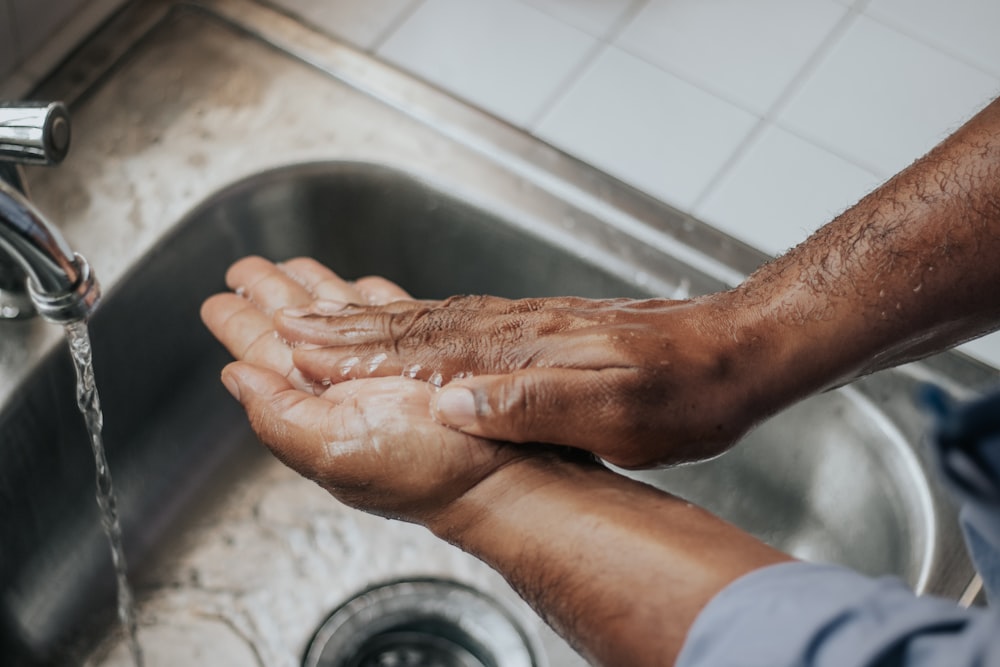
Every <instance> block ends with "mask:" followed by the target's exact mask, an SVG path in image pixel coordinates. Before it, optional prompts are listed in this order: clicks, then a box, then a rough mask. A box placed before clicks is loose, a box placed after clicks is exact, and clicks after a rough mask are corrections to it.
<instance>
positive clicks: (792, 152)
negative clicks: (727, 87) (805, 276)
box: [694, 126, 880, 255]
mask: <svg viewBox="0 0 1000 667" xmlns="http://www.w3.org/2000/svg"><path fill="white" fill-rule="evenodd" d="M879 182H880V179H879V178H878V176H876V175H875V174H874V173H872V172H870V171H868V170H865V169H863V168H861V167H859V166H857V165H855V164H853V163H851V162H848V161H847V160H844V159H842V158H840V157H838V156H836V155H833V154H832V153H829V152H828V151H825V150H823V149H822V148H819V147H817V146H816V145H814V144H811V143H809V142H808V141H805V140H804V139H800V138H799V137H797V136H795V135H793V134H791V133H789V132H786V131H784V130H782V129H781V128H779V127H775V126H770V127H768V128H766V129H765V130H764V131H763V133H762V134H761V135H760V136H759V137H757V138H756V139H755V140H754V142H753V143H752V144H751V146H750V147H749V149H748V150H747V152H746V153H744V154H743V155H741V156H740V158H739V159H738V160H737V161H736V162H735V164H734V165H733V167H732V168H731V169H730V170H729V171H727V172H726V174H725V175H724V176H723V177H722V178H721V179H720V181H719V182H718V183H717V184H716V186H715V187H714V188H713V189H712V191H711V193H710V194H709V195H708V197H707V198H706V199H705V200H704V202H703V203H701V204H700V205H699V206H698V207H697V208H696V209H695V210H694V214H695V215H696V216H698V217H699V218H700V219H701V220H704V221H705V222H708V223H709V224H712V225H715V226H716V227H718V228H719V229H722V230H723V231H725V232H727V233H729V234H731V235H732V236H735V237H736V238H739V239H741V240H743V241H746V242H747V243H749V244H751V245H754V246H756V247H758V248H760V249H762V250H764V251H766V252H768V253H770V254H772V255H778V254H781V253H783V252H784V251H786V250H788V249H789V248H790V247H791V246H793V245H795V244H796V243H798V242H799V241H801V240H802V239H804V238H806V237H807V236H808V235H809V234H811V233H812V232H814V231H815V230H816V229H818V228H819V227H820V226H822V225H823V224H824V223H826V222H828V221H829V220H831V219H833V218H834V217H835V216H836V215H838V214H839V213H842V212H843V211H844V209H846V208H847V207H848V206H849V205H851V204H853V203H854V202H856V201H858V200H859V199H861V197H863V196H864V195H866V194H867V193H868V192H870V191H871V190H873V189H874V188H875V187H876V186H877V185H878V184H879ZM760 221H766V224H760Z"/></svg>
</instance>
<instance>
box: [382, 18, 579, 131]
mask: <svg viewBox="0 0 1000 667" xmlns="http://www.w3.org/2000/svg"><path fill="white" fill-rule="evenodd" d="M597 46H598V42H597V41H596V40H595V39H594V38H593V37H591V36H590V35H588V34H586V33H585V32H583V31H581V30H579V29H577V28H574V27H572V26H569V25H567V24H565V23H562V22H560V21H558V20H556V19H554V18H552V16H550V15H549V14H546V13H544V12H541V11H539V10H537V9H535V8H534V7H531V6H529V5H526V4H522V3H520V2H511V1H510V0H426V1H425V2H423V3H422V4H421V5H420V7H419V8H418V9H417V10H416V11H415V12H414V13H413V14H412V15H411V16H410V17H409V19H408V20H406V21H405V22H404V23H403V24H402V25H401V26H400V27H399V29H398V30H396V31H395V33H393V34H392V35H391V36H390V37H389V38H388V40H386V42H385V43H384V44H383V45H382V46H381V47H380V48H379V49H378V54H379V55H380V56H382V57H383V58H385V59H387V60H389V61H390V62H393V63H396V64H397V65H399V66H401V67H403V68H405V69H408V70H411V71H413V72H415V73H416V74H419V75H421V76H423V77H425V78H427V79H429V80H431V81H433V82H434V83H437V84H438V85H440V86H442V87H443V88H445V89H447V90H449V91H451V92H453V93H455V94H456V95H458V96H459V97H463V98H465V99H467V100H469V101H471V102H473V103H475V104H478V105H479V106H481V107H483V108H485V109H488V110H489V111H492V112H493V113H495V114H497V115H498V116H500V117H501V118H504V119H506V120H509V121H511V122H512V123H515V124H518V125H526V124H528V123H530V122H531V121H532V119H534V118H535V117H536V116H537V115H538V114H540V113H541V112H542V110H543V109H544V108H545V105H546V104H548V103H549V102H550V100H551V98H552V96H553V94H554V92H555V91H557V90H559V89H560V88H561V87H562V86H564V85H566V83H567V81H568V80H569V78H570V76H571V75H572V74H574V73H575V71H576V68H577V67H578V66H579V65H580V64H581V63H582V62H584V60H585V59H586V57H587V56H588V54H589V53H591V52H592V51H593V50H594V49H595V47H597Z"/></svg>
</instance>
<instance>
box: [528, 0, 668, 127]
mask: <svg viewBox="0 0 1000 667" xmlns="http://www.w3.org/2000/svg"><path fill="white" fill-rule="evenodd" d="M647 4H649V0H638V2H635V3H633V4H632V6H631V7H630V8H629V9H627V10H626V11H625V12H623V13H622V15H621V16H620V17H618V19H617V20H616V21H615V22H614V23H613V24H612V25H611V29H610V30H608V32H607V33H605V34H604V36H602V37H600V38H598V39H597V43H596V44H595V45H594V47H593V48H592V49H590V51H588V52H587V53H586V54H585V55H584V56H583V58H581V59H580V62H579V63H577V64H576V66H575V67H573V69H572V71H570V73H569V74H567V75H566V77H565V78H564V79H563V80H562V81H561V82H560V83H559V84H558V85H557V86H556V87H555V89H554V90H553V91H552V93H551V94H549V96H548V97H547V98H546V99H545V101H544V102H543V103H542V104H541V106H540V107H539V110H538V112H537V113H535V114H534V115H533V116H532V117H531V118H530V119H528V122H527V123H525V124H523V125H522V126H521V127H522V128H523V129H524V130H526V131H527V132H528V133H530V134H532V135H534V136H537V135H536V131H537V130H538V128H539V126H540V125H541V124H542V122H543V121H544V120H545V118H546V117H547V116H548V115H549V114H550V113H551V112H552V110H553V109H554V108H555V107H556V105H557V104H558V103H559V100H561V99H562V98H563V97H564V96H565V95H566V93H568V92H569V91H570V89H571V88H572V87H573V86H574V85H575V84H576V83H577V82H578V81H579V80H580V78H581V77H582V76H583V74H584V73H585V72H586V71H587V70H588V69H590V66H591V65H593V64H594V62H595V61H596V60H597V58H598V57H599V56H600V55H601V54H602V53H604V52H605V51H607V50H608V48H610V47H612V46H614V40H615V39H617V37H618V35H619V34H621V32H622V30H624V29H625V26H627V25H628V24H629V23H631V22H632V19H634V18H635V17H636V15H637V14H638V13H639V12H640V11H642V8H643V7H645V6H646V5H647ZM538 11H541V10H538ZM543 13H544V12H543ZM546 15H547V16H550V15H548V14H546ZM552 18H555V17H552ZM556 20H558V19H556ZM559 22H560V23H562V24H563V25H569V24H568V23H566V22H565V21H559ZM571 27H572V26H571ZM581 32H583V31H581Z"/></svg>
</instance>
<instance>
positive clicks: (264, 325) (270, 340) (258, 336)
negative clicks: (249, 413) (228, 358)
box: [201, 293, 313, 390]
mask: <svg viewBox="0 0 1000 667" xmlns="http://www.w3.org/2000/svg"><path fill="white" fill-rule="evenodd" d="M201 319H202V321H203V322H204V323H205V326H207V327H208V330H209V331H211V332H212V335H214V336H215V337H216V338H217V339H218V340H219V342H221V343H222V344H223V345H224V346H225V347H226V349H227V350H229V353H230V354H231V355H233V356H234V357H235V358H237V359H242V360H245V361H249V362H251V363H253V364H256V365H258V366H263V367H265V368H268V369H270V370H272V371H275V372H277V373H279V374H281V375H282V376H283V377H286V378H288V380H289V381H290V382H292V383H293V384H294V385H295V386H296V387H298V388H299V389H310V390H311V388H312V386H313V384H312V382H311V381H309V380H307V379H306V378H305V377H304V376H303V375H302V372H301V371H300V370H299V369H298V368H296V367H295V365H294V364H293V363H292V350H291V348H290V347H288V345H285V343H284V342H282V341H281V340H280V339H279V338H278V337H277V336H276V335H275V333H274V328H273V326H272V324H271V320H270V318H269V317H268V316H267V315H265V314H264V313H263V312H261V310H260V309H259V308H257V307H256V306H254V305H253V304H252V303H250V302H249V301H247V300H246V299H242V298H240V297H238V296H236V295H235V294H228V293H227V294H216V295H215V296H212V297H210V298H209V299H207V300H206V301H205V303H204V304H202V307H201Z"/></svg>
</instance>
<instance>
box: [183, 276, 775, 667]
mask: <svg viewBox="0 0 1000 667" xmlns="http://www.w3.org/2000/svg"><path fill="white" fill-rule="evenodd" d="M227 283H228V284H229V286H230V287H231V288H232V289H233V290H234V291H235V290H238V291H239V292H240V294H242V295H244V296H237V294H235V293H225V294H219V295H216V296H213V297H212V298H210V299H208V300H207V301H206V302H205V304H204V305H203V307H202V318H203V320H204V322H205V323H206V325H207V326H208V327H209V329H210V330H211V331H212V333H213V334H215V336H216V337H218V339H219V340H220V341H222V343H223V344H225V345H226V347H227V348H228V349H229V351H230V352H231V353H232V354H233V356H234V357H236V358H237V359H238V360H239V361H237V362H235V363H232V364H230V365H229V366H227V367H226V368H225V369H224V370H223V373H222V381H223V383H224V384H225V385H226V387H227V388H228V389H229V390H230V392H231V393H232V394H233V396H234V397H235V398H237V399H238V400H239V401H240V402H241V403H242V404H243V406H244V407H245V408H246V411H247V415H248V417H249V419H250V422H251V424H252V425H253V428H254V430H255V431H256V432H257V434H258V436H259V437H260V439H261V441H262V442H263V443H264V444H265V445H267V446H268V447H269V448H270V449H271V451H272V452H274V454H275V456H277V457H278V458H279V459H280V460H281V461H283V462H284V463H286V464H287V465H289V466H290V467H292V468H294V469H295V470H297V471H298V472H300V473H301V474H302V475H304V476H306V477H308V478H309V479H312V480H313V481H315V482H316V483H317V484H319V485H320V486H322V487H323V488H324V489H326V490H327V491H329V492H330V493H331V494H332V495H333V496H334V497H336V498H337V499H338V500H340V501H341V502H344V503H346V504H348V505H350V506H353V507H356V508H359V509H362V510H365V511H368V512H372V513H375V514H378V515H381V516H385V517H393V518H398V519H402V520H405V521H410V522H413V523H417V524H420V525H423V526H426V527H427V528H428V529H429V530H431V531H432V532H434V533H435V534H436V535H438V536H439V537H441V538H442V539H445V540H448V541H450V542H451V543H453V544H455V545H457V546H459V547H460V548H462V549H464V550H466V551H468V552H470V553H472V554H474V555H476V556H478V557H479V558H481V559H483V560H484V561H486V562H487V563H489V564H490V565H492V566H493V567H494V568H496V569H497V570H498V571H499V572H501V573H502V574H503V575H504V576H505V577H506V578H507V580H508V581H509V582H510V583H511V584H512V586H513V587H514V588H515V589H516V590H517V591H518V592H519V593H520V594H521V595H522V596H523V597H524V598H525V599H526V600H527V601H528V602H529V603H530V604H532V605H533V606H534V608H535V609H536V610H538V611H539V613H540V614H541V615H542V616H543V617H544V618H546V620H548V622H549V623H550V624H551V625H552V626H553V627H555V628H556V629H557V630H558V631H560V632H561V633H562V634H563V636H565V637H566V638H567V639H568V640H569V641H570V642H571V643H573V644H574V645H575V646H576V647H577V648H578V650H580V652H581V653H582V654H583V655H585V656H586V657H588V658H589V659H590V660H591V661H592V662H593V663H594V664H601V665H637V666H643V665H650V666H653V665H656V666H661V665H669V664H673V662H674V661H675V659H676V657H677V655H678V653H679V651H680V649H681V646H682V645H683V641H684V638H685V636H686V634H687V632H688V629H689V628H690V626H691V624H692V623H693V621H694V619H695V617H696V616H697V614H698V613H699V612H700V611H701V609H702V608H704V606H705V605H706V604H707V603H708V602H709V600H711V598H712V597H714V596H715V595H716V594H717V593H718V592H719V591H721V590H722V589H723V588H724V587H726V586H727V585H729V584H730V583H731V582H732V581H734V580H735V579H737V578H739V577H741V576H743V575H744V574H747V573H749V572H751V571H753V570H755V569H757V568H760V567H764V566H767V565H771V564H774V563H780V562H783V561H786V560H789V557H788V556H786V555H785V554H782V553H781V552H778V551H776V550H774V549H772V548H770V547H768V546H766V545H764V544H762V543H761V542H759V541H757V540H756V539H754V538H752V537H750V536H749V535H747V534H745V533H743V532H742V531H740V530H738V529H736V528H735V527H733V526H731V525H729V524H727V523H725V522H724V521H722V520H720V519H718V518H716V517H714V516H712V515H711V514H709V513H707V512H705V511H703V510H701V509H699V508H697V507H694V506H692V505H690V504H688V503H686V502H684V501H683V500H680V499H678V498H675V497H673V496H670V495H668V494H665V493H663V492H660V491H658V490H656V489H653V488H651V487H648V486H646V485H643V484H640V483H638V482H635V481H633V480H629V479H626V478H624V477H621V476H620V475H617V474H615V473H613V472H611V471H609V470H607V469H606V468H604V467H603V466H602V465H600V464H599V463H597V462H596V461H595V460H594V459H592V458H590V459H587V458H585V457H579V456H575V457H573V456H567V454H566V452H565V450H558V449H554V448H550V447H546V446H542V445H534V446H531V447H529V446H521V445H516V444H505V443H500V442H495V441H490V440H486V439H482V438H478V437H474V436H470V435H467V434H464V433H461V432H459V431H457V430H455V429H451V428H448V427H445V426H443V425H441V424H440V423H438V422H437V421H435V419H434V418H433V416H432V414H431V409H430V405H431V402H432V399H433V397H434V395H435V394H436V388H435V387H434V386H433V385H431V384H429V383H426V382H423V381H420V380H417V379H411V378H407V377H399V376H396V377H380V378H369V379H360V380H356V381H353V382H342V383H337V384H333V385H331V386H329V387H325V386H323V385H319V386H316V385H315V384H313V383H311V382H310V381H309V380H308V379H307V378H305V377H304V376H302V375H301V374H300V373H299V372H298V370H297V369H296V368H295V366H294V364H293V348H291V347H289V346H288V345H287V344H286V343H285V342H284V341H282V340H281V339H280V338H279V337H278V336H276V335H275V333H276V332H275V329H274V317H273V315H274V311H275V310H276V309H279V308H286V307H293V308H294V307H301V306H308V305H310V304H312V303H313V302H314V301H315V300H317V299H320V300H340V301H347V302H375V303H380V302H387V301H389V300H391V299H394V298H402V297H403V296H405V295H404V294H402V292H401V290H399V289H398V288H396V287H395V286H393V285H391V284H390V283H387V282H386V281H382V280H381V279H364V280H361V281H358V282H357V283H355V284H354V285H350V284H348V283H345V282H344V281H342V280H340V279H339V278H337V277H336V276H335V275H334V274H333V273H332V272H330V271H329V270H327V269H325V268H324V267H322V266H320V265H319V264H317V263H316V262H313V261H312V260H307V259H297V260H293V261H291V262H288V263H286V264H284V265H281V266H276V265H274V264H271V263H270V262H267V261H265V260H263V259H261V258H256V257H254V258H247V259H244V260H241V261H240V262H238V263H236V264H235V265H234V266H233V267H232V268H231V269H230V271H229V272H228V274H227ZM639 601H641V603H637V602H639Z"/></svg>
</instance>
